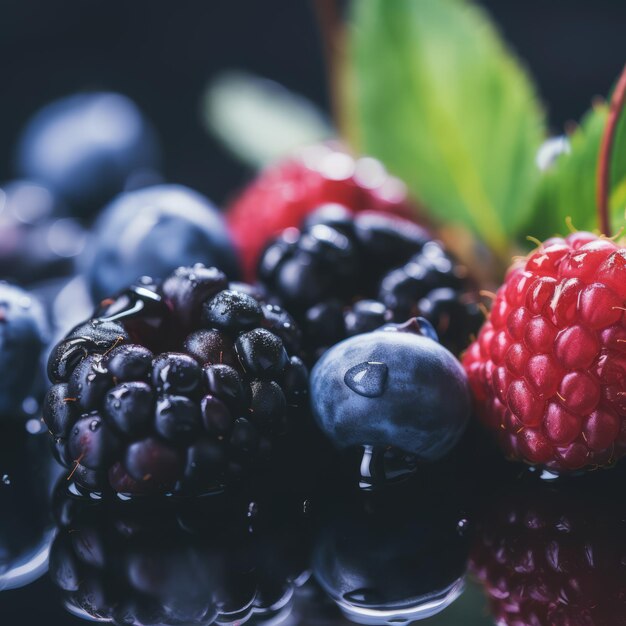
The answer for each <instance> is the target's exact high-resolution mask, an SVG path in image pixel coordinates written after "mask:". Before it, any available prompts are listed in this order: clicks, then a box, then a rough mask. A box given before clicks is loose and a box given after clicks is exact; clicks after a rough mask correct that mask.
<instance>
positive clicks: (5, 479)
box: [2, 474, 11, 485]
mask: <svg viewBox="0 0 626 626" xmlns="http://www.w3.org/2000/svg"><path fill="white" fill-rule="evenodd" d="M2 482H3V483H4V484H5V485H10V484H11V478H10V477H9V475H8V474H4V475H3V476H2Z"/></svg>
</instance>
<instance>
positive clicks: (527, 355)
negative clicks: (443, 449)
mask: <svg viewBox="0 0 626 626" xmlns="http://www.w3.org/2000/svg"><path fill="white" fill-rule="evenodd" d="M625 302H626V252H625V250H624V248H621V247H619V246H617V245H616V244H615V243H613V242H612V241H609V240H607V239H603V238H598V237H596V236H595V235H592V234H590V233H584V232H578V233H574V234H571V235H569V236H568V237H567V238H566V239H560V238H554V239H550V240H548V241H546V242H544V243H543V244H542V245H541V246H540V247H539V248H538V249H537V250H536V251H535V252H533V253H531V254H530V255H529V256H528V257H527V258H526V259H524V260H523V261H520V262H519V263H517V264H515V265H514V266H513V267H512V268H511V270H510V271H509V273H508V274H507V277H506V280H505V283H504V285H503V286H502V287H501V288H500V289H499V290H498V293H497V296H496V298H495V300H494V302H493V306H492V309H491V314H490V316H489V319H488V320H487V321H486V322H485V324H484V326H483V328H482V330H481V331H480V334H479V336H478V339H477V341H476V342H475V343H474V344H472V346H471V347H470V348H469V350H468V351H467V353H466V354H465V356H464V359H463V363H464V366H465V369H466V371H467V373H468V377H469V380H470V384H471V387H472V391H473V395H474V399H475V403H476V408H477V410H478V412H479V415H480V417H481V420H482V422H483V424H484V425H485V426H486V427H487V428H488V429H489V430H490V431H492V432H493V433H494V434H495V435H496V437H497V439H498V441H499V442H500V444H501V446H502V448H503V450H504V452H505V453H506V454H507V456H509V457H510V458H512V459H515V460H522V461H525V462H527V463H531V464H539V465H542V466H545V467H548V468H550V469H552V470H555V471H559V472H560V471H568V470H578V469H582V468H591V467H594V466H598V465H610V464H611V463H613V462H614V461H615V460H617V459H619V458H620V457H621V456H622V455H623V454H624V452H625V451H626V420H625V418H626V402H625V401H624V397H625V395H624V392H625V390H626V360H625V354H626V348H624V346H625V345H626V343H624V339H625V338H626V322H625V321H624V308H623V307H624V303H625Z"/></svg>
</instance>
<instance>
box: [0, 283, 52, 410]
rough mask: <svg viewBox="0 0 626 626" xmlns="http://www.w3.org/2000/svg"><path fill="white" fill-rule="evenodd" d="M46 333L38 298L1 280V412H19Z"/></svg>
mask: <svg viewBox="0 0 626 626" xmlns="http://www.w3.org/2000/svg"><path fill="white" fill-rule="evenodd" d="M47 334H48V333H47V324H46V318H45V313H44V309H43V307H42V305H41V304H40V303H39V301H38V300H37V299H35V298H34V297H33V296H32V295H30V294H29V293H28V292H26V291H24V290H23V289H21V288H19V287H15V286H13V285H9V284H8V283H5V282H0V415H3V416H4V415H9V414H13V413H18V412H19V411H20V409H21V406H22V403H23V401H24V400H25V399H26V398H27V396H28V395H29V393H30V392H31V390H32V389H33V386H34V385H35V382H36V380H37V377H38V375H39V362H40V356H41V353H42V350H43V348H44V346H45V344H46V340H47Z"/></svg>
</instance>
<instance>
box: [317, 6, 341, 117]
mask: <svg viewBox="0 0 626 626" xmlns="http://www.w3.org/2000/svg"><path fill="white" fill-rule="evenodd" d="M313 7H314V9H315V14H316V16H317V23H318V28H319V31H320V34H321V36H322V45H323V48H324V60H325V63H326V73H327V76H328V90H329V92H330V105H331V109H332V113H333V117H334V119H335V123H336V124H337V125H339V124H338V103H337V93H336V91H337V80H338V76H337V66H336V65H337V64H336V59H335V56H336V54H337V47H338V45H339V37H340V34H341V30H342V20H341V14H340V11H339V7H338V6H337V0H314V1H313Z"/></svg>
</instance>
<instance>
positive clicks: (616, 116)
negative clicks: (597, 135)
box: [596, 67, 626, 237]
mask: <svg viewBox="0 0 626 626" xmlns="http://www.w3.org/2000/svg"><path fill="white" fill-rule="evenodd" d="M625 103H626V67H624V69H623V70H622V74H621V76H620V77H619V80H618V81H617V85H616V86H615V90H614V91H613V95H612V96H611V104H610V106H609V116H608V119H607V121H606V126H605V127H604V134H603V135H602V143H601V144H600V154H599V156H598V171H597V189H596V191H597V204H598V223H599V226H600V231H601V232H602V234H604V235H606V236H607V237H610V236H611V219H610V216H609V197H610V194H611V153H612V150H613V141H614V139H615V133H616V131H617V126H618V124H619V120H620V115H621V113H622V110H623V108H624V104H625Z"/></svg>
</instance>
